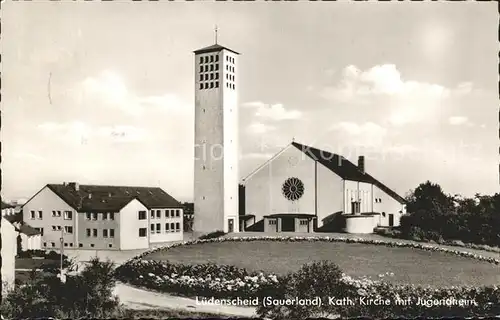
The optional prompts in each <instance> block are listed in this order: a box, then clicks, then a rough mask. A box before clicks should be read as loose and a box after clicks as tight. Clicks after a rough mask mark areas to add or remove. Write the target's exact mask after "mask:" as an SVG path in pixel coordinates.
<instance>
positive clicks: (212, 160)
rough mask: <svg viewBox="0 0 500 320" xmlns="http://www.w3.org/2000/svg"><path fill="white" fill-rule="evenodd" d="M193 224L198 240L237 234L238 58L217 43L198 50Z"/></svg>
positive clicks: (196, 65)
mask: <svg viewBox="0 0 500 320" xmlns="http://www.w3.org/2000/svg"><path fill="white" fill-rule="evenodd" d="M194 55H195V56H194V57H195V62H194V66H195V90H194V92H195V134H194V137H195V138H194V140H195V141H194V148H195V150H194V156H195V159H194V224H193V231H194V233H195V234H197V235H201V234H206V233H210V232H214V231H224V232H238V231H239V221H238V177H239V173H238V71H239V70H238V63H237V62H238V56H239V53H238V52H236V51H234V50H231V49H228V48H226V47H223V46H221V45H219V44H217V30H216V42H215V44H214V45H211V46H208V47H205V48H202V49H199V50H196V51H194Z"/></svg>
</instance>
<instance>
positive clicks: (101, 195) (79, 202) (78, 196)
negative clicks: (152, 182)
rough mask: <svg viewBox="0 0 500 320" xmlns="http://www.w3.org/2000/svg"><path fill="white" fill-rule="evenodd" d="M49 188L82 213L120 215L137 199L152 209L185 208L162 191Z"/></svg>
mask: <svg viewBox="0 0 500 320" xmlns="http://www.w3.org/2000/svg"><path fill="white" fill-rule="evenodd" d="M47 187H48V188H49V189H50V190H52V191H53V192H54V193H55V194H57V195H58V196H59V197H60V198H61V199H62V200H64V202H66V203H67V204H68V205H69V206H71V207H72V208H74V209H75V210H77V211H78V212H93V211H97V212H117V211H120V210H121V209H122V208H123V207H125V206H126V205H127V204H128V203H130V202H131V201H132V200H134V199H137V200H138V201H139V202H141V203H142V204H143V205H144V206H145V207H147V208H148V209H154V208H182V204H181V203H180V202H179V201H177V200H176V199H174V198H173V197H172V196H170V195H169V194H168V193H166V192H165V191H163V190H162V189H161V188H150V187H125V186H97V185H79V186H78V191H76V188H75V185H74V184H72V183H70V184H48V185H47Z"/></svg>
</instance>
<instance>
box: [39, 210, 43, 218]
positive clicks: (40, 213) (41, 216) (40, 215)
mask: <svg viewBox="0 0 500 320" xmlns="http://www.w3.org/2000/svg"><path fill="white" fill-rule="evenodd" d="M38 219H43V212H42V211H38Z"/></svg>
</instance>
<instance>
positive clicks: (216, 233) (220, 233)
mask: <svg viewBox="0 0 500 320" xmlns="http://www.w3.org/2000/svg"><path fill="white" fill-rule="evenodd" d="M225 234H226V233H225V232H224V231H220V230H218V231H214V232H210V233H208V234H205V235H202V236H201V237H200V238H199V240H206V239H213V238H220V237H222V236H223V235H225Z"/></svg>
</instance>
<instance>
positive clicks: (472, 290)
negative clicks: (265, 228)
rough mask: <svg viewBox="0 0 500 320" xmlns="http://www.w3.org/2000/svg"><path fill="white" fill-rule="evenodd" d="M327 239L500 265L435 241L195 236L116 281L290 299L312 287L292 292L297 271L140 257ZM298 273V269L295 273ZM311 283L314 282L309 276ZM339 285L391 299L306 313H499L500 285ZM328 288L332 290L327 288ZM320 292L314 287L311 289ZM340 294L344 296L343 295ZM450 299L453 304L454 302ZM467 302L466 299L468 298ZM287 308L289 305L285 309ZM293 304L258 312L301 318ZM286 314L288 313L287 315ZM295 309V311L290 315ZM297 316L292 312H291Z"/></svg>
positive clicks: (135, 261)
mask: <svg viewBox="0 0 500 320" xmlns="http://www.w3.org/2000/svg"><path fill="white" fill-rule="evenodd" d="M262 240H267V241H288V242H298V241H311V242H313V241H329V242H345V243H362V244H373V245H385V246H389V247H410V248H415V249H420V250H429V251H437V252H445V253H449V254H455V255H459V256H462V257H469V258H473V259H477V260H481V261H486V262H489V263H493V264H496V265H499V264H500V261H499V260H498V259H494V258H491V257H483V256H481V255H478V254H473V253H469V252H463V251H458V250H452V249H447V248H440V247H437V246H433V245H428V244H421V243H408V242H394V241H387V242H386V241H382V240H368V239H358V238H330V237H272V236H264V237H242V238H237V237H235V238H214V239H206V240H194V241H189V242H184V243H177V244H172V245H170V246H166V247H160V248H156V249H152V250H150V251H147V252H145V253H143V254H141V255H139V256H137V257H134V258H132V259H130V260H128V261H127V262H126V263H125V264H123V265H122V266H120V267H119V268H118V269H117V270H116V277H117V279H118V280H121V281H123V282H128V283H131V284H133V285H137V286H142V287H146V288H150V289H154V290H158V291H161V292H169V293H176V294H181V295H185V296H201V297H208V298H211V297H215V298H226V299H227V298H235V297H240V298H243V299H245V298H247V299H252V298H259V299H263V298H264V297H276V298H277V299H278V298H282V297H283V296H285V297H286V294H287V292H296V295H302V294H305V295H307V294H308V293H307V292H308V288H305V287H304V286H303V284H302V286H301V287H300V289H299V290H296V291H294V289H293V285H296V281H295V282H294V281H292V280H290V279H293V277H294V275H293V274H292V275H288V276H284V277H279V276H276V275H273V274H267V275H265V274H263V273H256V272H253V273H251V272H248V271H247V270H245V269H242V268H237V267H233V266H226V265H216V264H202V265H195V266H186V265H179V264H172V263H169V262H162V261H151V260H144V259H142V258H143V257H145V256H146V255H149V254H151V253H153V252H158V251H164V250H168V249H170V248H173V247H178V246H183V245H193V244H199V243H218V242H228V241H232V242H240V241H262ZM296 274H298V273H296ZM310 279H315V282H314V284H313V285H312V284H311V285H310V286H309V288H316V287H318V286H322V285H323V284H322V282H323V281H322V280H321V279H320V280H319V281H318V280H317V273H315V274H314V275H313V276H311V277H310ZM310 281H312V280H310ZM336 285H341V286H342V288H343V289H342V292H343V293H342V296H343V297H351V298H352V299H353V300H356V299H358V300H359V299H360V298H363V299H367V300H370V299H372V300H377V301H381V300H389V301H391V304H390V305H384V306H382V307H381V306H380V305H378V304H376V305H375V304H374V305H363V304H360V303H358V304H355V305H353V306H348V305H344V306H342V307H335V308H332V307H331V306H330V307H328V306H327V305H328V303H327V302H326V300H327V296H324V297H322V300H325V302H324V307H323V308H320V309H317V308H316V309H314V308H312V309H311V308H310V311H307V312H313V311H314V312H317V313H313V314H311V313H310V314H308V316H318V314H320V315H321V314H324V313H325V312H326V313H327V314H340V315H341V316H349V317H355V316H371V317H373V316H377V317H388V316H397V315H405V316H412V317H417V316H428V317H429V316H477V315H482V316H488V315H498V314H500V287H499V286H484V287H477V288H476V287H460V288H458V287H452V288H440V289H432V288H429V287H422V286H416V285H394V284H390V283H387V282H384V281H373V280H370V279H353V278H351V277H349V276H347V275H345V274H343V275H342V277H341V280H340V282H337V284H336ZM327 289H328V290H330V289H331V288H327ZM311 290H312V291H314V292H317V290H316V289H311ZM321 292H323V293H324V292H327V291H321ZM339 298H342V297H339ZM397 299H400V300H405V299H406V300H408V299H409V301H412V303H410V304H408V305H405V304H396V303H395V301H396V300H397ZM418 301H428V302H429V303H430V302H431V301H434V302H433V303H431V305H419V304H417V302H418ZM450 301H451V302H450ZM464 301H465V302H464ZM287 308H288V309H287ZM293 308H294V307H293V306H292V307H290V306H285V307H283V306H279V307H277V306H272V305H267V306H264V305H261V306H260V307H259V315H260V316H266V317H268V316H271V317H273V318H279V315H280V314H281V315H283V314H285V315H286V316H284V319H285V318H286V317H288V318H290V317H292V318H294V317H295V318H297V317H299V316H300V317H302V316H303V314H304V312H306V311H305V310H306V309H302V311H301V312H302V313H300V312H299V313H293V312H295V311H296V310H295V311H294V309H293ZM287 312H288V313H287ZM290 312H291V313H290ZM291 315H294V316H291Z"/></svg>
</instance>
